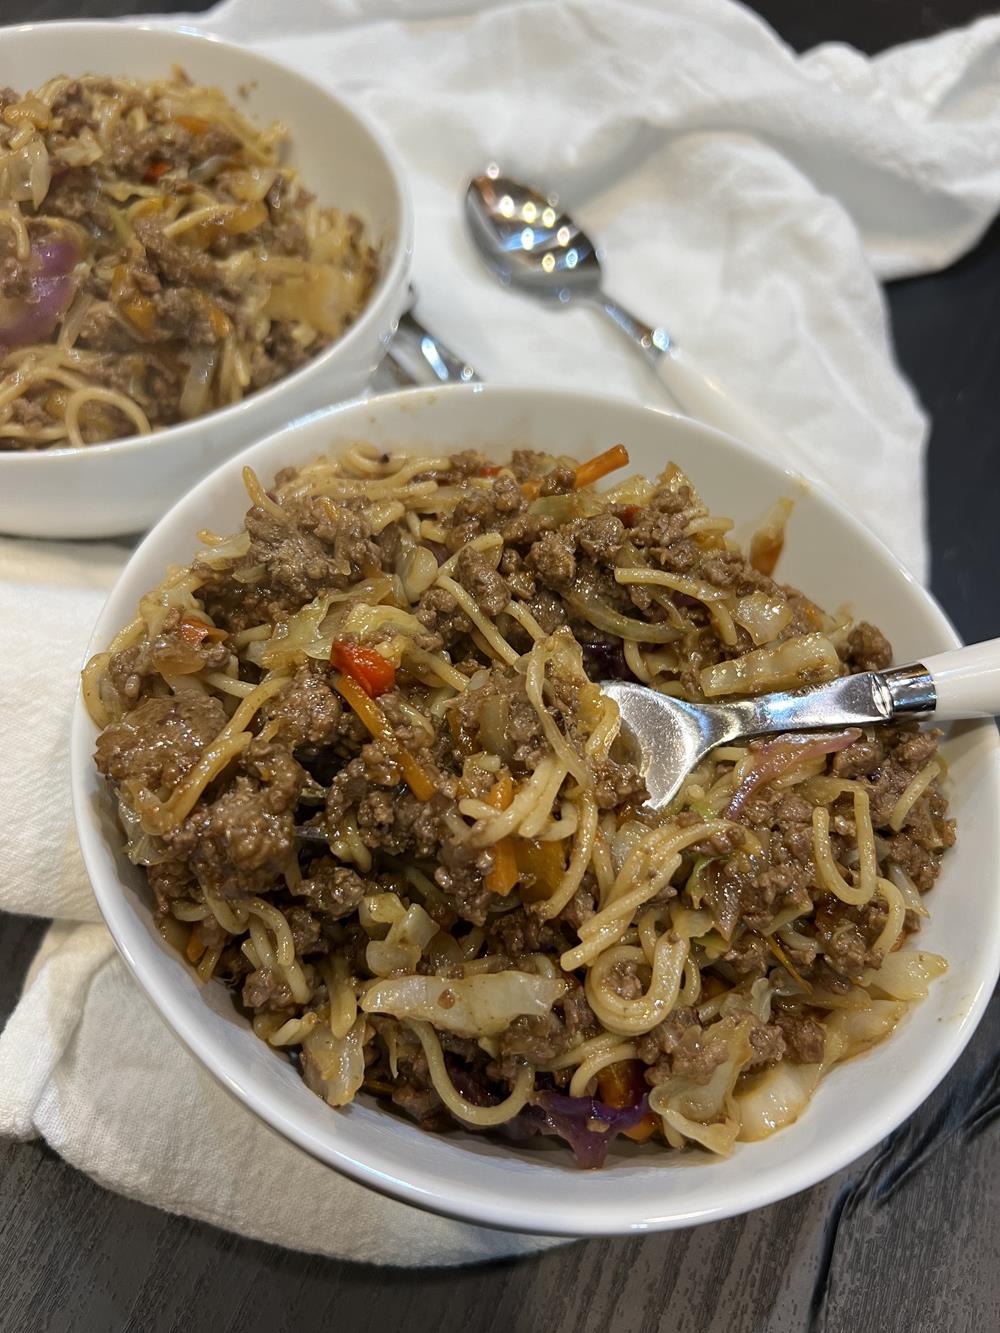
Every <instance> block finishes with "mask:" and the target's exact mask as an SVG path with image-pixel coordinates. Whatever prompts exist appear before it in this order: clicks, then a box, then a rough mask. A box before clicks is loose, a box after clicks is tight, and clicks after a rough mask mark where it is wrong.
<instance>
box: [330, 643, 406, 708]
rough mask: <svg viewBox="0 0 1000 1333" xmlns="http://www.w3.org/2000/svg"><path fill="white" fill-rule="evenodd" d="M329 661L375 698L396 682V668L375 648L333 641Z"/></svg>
mask: <svg viewBox="0 0 1000 1333" xmlns="http://www.w3.org/2000/svg"><path fill="white" fill-rule="evenodd" d="M330 661H331V662H332V663H333V665H334V666H335V667H336V668H337V670H338V671H343V673H344V675H345V676H350V678H351V679H352V680H356V681H357V682H358V684H359V685H360V686H361V688H362V689H363V690H364V692H365V694H370V695H371V697H372V698H373V699H377V698H378V696H379V695H380V694H385V693H387V692H388V691H389V690H391V689H392V688H393V686H394V685H395V684H396V668H395V667H394V666H393V665H392V663H391V662H390V661H389V660H388V659H387V658H385V657H383V656H382V654H381V653H380V652H378V651H377V650H376V649H375V648H364V647H362V645H361V644H358V643H341V642H339V641H335V642H334V643H332V644H331V645H330Z"/></svg>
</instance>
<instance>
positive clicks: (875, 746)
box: [832, 731, 885, 778]
mask: <svg viewBox="0 0 1000 1333" xmlns="http://www.w3.org/2000/svg"><path fill="white" fill-rule="evenodd" d="M884 759H885V746H884V744H883V741H882V737H881V735H880V733H879V732H878V731H873V732H872V734H871V735H870V736H862V737H861V738H860V739H859V740H856V741H855V742H854V744H853V745H848V747H847V748H846V750H841V751H840V753H839V754H835V755H834V756H833V764H832V769H833V773H834V775H835V776H836V777H838V778H858V777H870V776H872V775H873V774H874V773H875V771H876V769H877V768H878V767H879V765H880V764H881V763H882V761H883V760H884Z"/></svg>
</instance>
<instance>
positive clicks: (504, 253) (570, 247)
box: [465, 167, 601, 305]
mask: <svg viewBox="0 0 1000 1333" xmlns="http://www.w3.org/2000/svg"><path fill="white" fill-rule="evenodd" d="M465 216H466V220H467V222H468V225H469V233H470V235H471V236H472V238H473V240H474V241H475V243H476V245H477V247H478V249H479V253H480V254H481V255H482V257H483V259H484V260H485V262H486V264H487V265H488V267H489V268H491V269H492V270H493V272H494V273H495V274H496V276H497V277H498V278H499V279H500V281H501V282H502V283H503V284H504V285H505V286H509V287H517V288H521V289H522V290H524V291H527V292H529V293H531V294H532V295H534V296H541V297H544V298H546V299H549V300H556V301H558V302H560V303H561V304H564V305H565V304H567V303H568V302H569V301H570V300H572V299H573V297H574V296H577V297H584V298H585V299H588V300H600V299H601V263H600V256H599V254H598V252H597V249H596V247H595V246H594V243H593V241H592V240H591V239H590V237H589V236H588V235H587V234H586V232H584V231H582V230H581V229H580V227H579V226H578V225H577V223H576V222H574V221H573V219H572V218H571V217H570V216H569V214H568V213H565V212H563V211H562V210H561V209H560V207H559V201H558V198H557V196H556V195H554V194H551V195H544V194H541V193H540V192H539V191H538V190H535V189H532V187H531V186H530V185H522V184H521V183H520V182H519V181H515V180H512V179H511V177H510V176H502V175H501V174H500V173H499V170H498V169H496V168H494V167H491V168H490V169H489V170H488V171H487V172H486V173H485V174H484V175H482V176H476V177H475V178H474V179H473V180H472V181H470V182H469V188H468V189H467V190H466V192H465Z"/></svg>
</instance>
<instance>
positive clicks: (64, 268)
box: [0, 228, 83, 355]
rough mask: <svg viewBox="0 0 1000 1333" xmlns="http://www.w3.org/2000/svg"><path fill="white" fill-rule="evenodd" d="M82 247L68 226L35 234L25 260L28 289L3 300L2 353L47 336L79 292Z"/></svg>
mask: <svg viewBox="0 0 1000 1333" xmlns="http://www.w3.org/2000/svg"><path fill="white" fill-rule="evenodd" d="M82 257H83V248H82V246H81V244H80V241H79V240H78V238H77V237H76V236H75V234H74V233H73V232H72V231H70V230H69V229H68V228H66V229H60V230H59V231H58V232H46V233H45V234H44V235H43V236H38V237H34V236H33V237H32V240H31V255H30V257H29V258H28V259H27V260H26V261H25V262H26V267H27V274H28V283H29V290H28V292H27V293H26V294H25V295H24V296H16V297H6V298H3V299H0V355H2V354H3V353H5V352H8V351H10V349H11V348H13V347H23V346H25V345H26V344H28V343H33V342H40V341H42V340H44V339H46V338H48V337H49V336H50V335H51V334H52V333H53V331H54V330H55V327H56V325H57V324H58V323H59V321H60V320H61V319H62V317H63V315H65V313H66V311H67V310H68V309H69V307H70V305H71V304H72V301H73V297H74V296H75V294H76V287H77V280H76V275H75V269H76V266H77V264H78V263H79V262H80V260H81V258H82Z"/></svg>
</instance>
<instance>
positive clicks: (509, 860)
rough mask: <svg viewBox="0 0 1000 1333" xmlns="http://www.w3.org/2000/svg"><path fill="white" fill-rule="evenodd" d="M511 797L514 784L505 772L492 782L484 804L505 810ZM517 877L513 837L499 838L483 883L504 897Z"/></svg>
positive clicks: (491, 891)
mask: <svg viewBox="0 0 1000 1333" xmlns="http://www.w3.org/2000/svg"><path fill="white" fill-rule="evenodd" d="M513 799H514V784H513V782H512V781H511V779H510V774H509V773H505V774H504V775H503V777H502V778H500V779H499V781H497V782H495V783H494V784H493V787H492V788H491V790H490V793H489V795H488V796H487V797H486V804H487V805H492V806H493V808H494V810H506V809H507V807H508V805H510V803H511V801H512V800H513ZM517 878H518V869H517V857H516V855H515V853H514V839H513V838H511V837H506V838H501V839H500V841H499V842H497V843H494V845H493V868H492V869H491V870H489V871H487V873H486V875H485V877H484V878H483V884H484V885H485V886H486V888H488V889H489V891H490V893H498V894H500V896H501V897H502V898H506V896H507V894H508V893H510V891H511V889H512V888H513V887H514V885H515V884H516V883H517Z"/></svg>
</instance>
